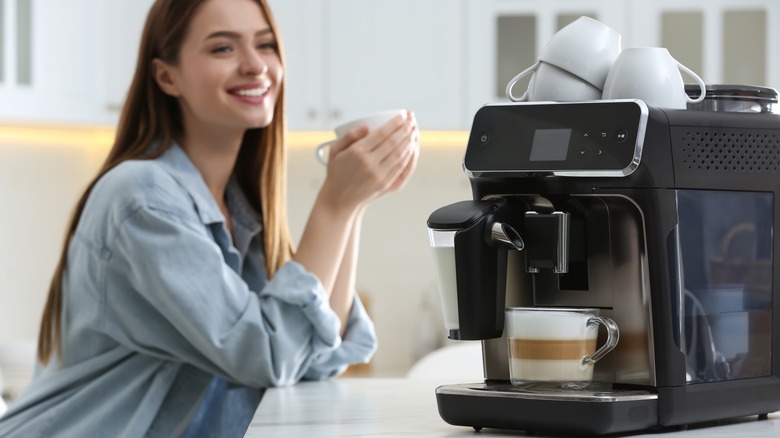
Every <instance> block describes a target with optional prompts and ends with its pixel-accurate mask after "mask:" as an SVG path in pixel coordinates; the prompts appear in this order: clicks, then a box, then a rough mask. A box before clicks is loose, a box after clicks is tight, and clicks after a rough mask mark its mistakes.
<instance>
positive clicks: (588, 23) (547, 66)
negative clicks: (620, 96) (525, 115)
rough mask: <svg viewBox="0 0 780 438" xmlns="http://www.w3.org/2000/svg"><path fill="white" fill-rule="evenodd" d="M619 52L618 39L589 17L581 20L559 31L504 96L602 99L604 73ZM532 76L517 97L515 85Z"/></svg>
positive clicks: (514, 99)
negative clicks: (522, 92)
mask: <svg viewBox="0 0 780 438" xmlns="http://www.w3.org/2000/svg"><path fill="white" fill-rule="evenodd" d="M620 50H621V36H620V34H619V33H618V32H616V31H615V30H614V29H612V28H610V27H608V26H607V25H605V24H603V23H601V22H599V21H596V20H594V19H592V18H589V17H580V18H578V19H577V20H575V21H574V22H572V23H570V24H569V25H567V26H565V27H564V28H562V29H561V30H559V31H558V32H557V33H556V34H555V35H553V37H552V38H551V39H550V41H549V42H548V43H547V44H546V45H545V47H544V48H543V49H542V51H541V53H540V55H539V59H538V60H537V62H536V63H535V64H534V65H532V66H530V67H529V68H527V69H525V70H524V71H522V72H521V73H519V74H518V75H517V76H515V77H514V78H512V80H510V81H509V83H508V84H507V87H506V95H507V97H508V98H509V99H510V100H512V101H514V102H522V101H540V100H554V101H576V100H594V99H599V98H601V90H602V89H603V86H604V81H605V80H606V78H607V74H608V73H609V70H610V68H611V66H612V63H613V62H614V61H615V59H616V58H617V56H618V55H619V54H620ZM529 74H533V76H532V78H531V81H532V82H529V86H528V90H527V91H526V92H525V93H524V94H523V95H522V96H520V97H516V96H515V95H514V94H513V93H512V88H513V87H514V85H515V84H516V83H517V82H518V81H519V80H520V79H522V78H523V77H525V76H528V75H529Z"/></svg>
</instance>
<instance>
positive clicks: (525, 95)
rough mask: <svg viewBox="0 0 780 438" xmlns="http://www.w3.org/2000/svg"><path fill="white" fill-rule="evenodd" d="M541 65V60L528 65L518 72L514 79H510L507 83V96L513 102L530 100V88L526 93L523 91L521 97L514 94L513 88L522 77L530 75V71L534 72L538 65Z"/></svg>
mask: <svg viewBox="0 0 780 438" xmlns="http://www.w3.org/2000/svg"><path fill="white" fill-rule="evenodd" d="M538 66H539V61H536V62H535V63H534V64H533V65H532V66H530V67H528V68H527V69H525V70H523V71H521V72H520V73H518V74H517V76H515V77H513V78H512V80H510V81H509V83H508V84H506V97H508V98H509V100H511V101H512V102H525V101H527V100H528V90H527V89H526V90H525V93H523V95H522V96H520V97H515V96H514V95H513V94H512V88H513V87H514V86H515V84H516V83H517V82H518V81H519V80H520V79H522V78H524V77H526V76H528V74H529V73H532V72H534V71H536V67H538Z"/></svg>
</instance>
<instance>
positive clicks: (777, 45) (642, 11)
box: [627, 0, 780, 88]
mask: <svg viewBox="0 0 780 438" xmlns="http://www.w3.org/2000/svg"><path fill="white" fill-rule="evenodd" d="M631 5H632V10H631V14H630V15H629V20H630V21H632V22H635V23H637V24H638V25H637V26H633V27H632V28H631V29H628V30H627V31H628V32H629V35H630V37H631V40H632V42H633V43H634V45H635V46H663V47H667V48H668V49H669V52H670V53H671V54H672V56H674V57H675V58H676V59H677V60H678V61H680V62H681V63H683V64H685V65H686V66H687V67H689V68H691V69H692V70H693V71H695V72H697V73H698V74H699V76H701V77H702V79H704V81H705V82H706V83H732V84H751V85H761V86H769V87H772V88H780V58H779V57H777V56H770V54H777V53H779V52H780V27H778V26H776V25H773V24H774V23H778V22H780V2H778V1H777V0H740V1H739V2H735V1H732V0H686V1H680V0H654V1H652V2H644V1H633V2H632V3H631ZM639 24H641V26H639ZM684 79H685V80H689V79H688V78H685V77H684Z"/></svg>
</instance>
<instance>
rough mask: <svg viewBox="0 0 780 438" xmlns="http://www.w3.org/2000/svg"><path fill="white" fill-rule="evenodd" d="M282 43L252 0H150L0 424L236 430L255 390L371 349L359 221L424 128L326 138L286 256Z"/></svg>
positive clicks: (400, 173)
mask: <svg viewBox="0 0 780 438" xmlns="http://www.w3.org/2000/svg"><path fill="white" fill-rule="evenodd" d="M278 38H279V35H278V32H277V29H276V26H275V24H274V21H273V18H272V16H271V15H270V12H269V10H268V7H267V5H266V4H265V1H264V0H158V1H157V2H156V3H155V4H154V6H153V7H152V9H151V11H150V13H149V16H148V18H147V23H146V26H145V28H144V32H143V36H142V42H141V49H140V54H139V58H138V65H137V69H136V72H135V75H134V78H133V82H132V85H131V88H130V91H129V94H128V99H127V102H126V105H125V108H124V110H123V113H122V117H121V120H120V123H119V127H118V131H117V139H116V142H115V144H114V147H113V149H112V150H111V152H110V154H109V156H108V159H107V161H106V163H105V164H104V166H103V168H102V169H101V171H100V172H99V175H98V176H97V177H96V179H95V180H94V181H93V183H92V184H91V185H90V186H89V188H88V189H87V191H86V193H85V194H84V196H83V197H82V199H81V200H80V202H79V203H78V205H77V208H76V211H75V215H74V219H73V221H72V224H71V226H70V228H69V232H68V234H67V238H66V241H65V247H64V250H63V254H62V258H61V260H60V264H59V266H58V268H57V270H56V272H55V275H54V278H53V281H52V285H51V289H50V293H49V298H48V302H47V305H46V309H45V312H44V315H43V319H42V324H41V333H40V339H39V352H38V355H39V361H40V366H39V369H38V370H37V373H36V376H35V378H34V380H33V382H32V383H31V385H30V386H29V387H28V388H27V390H26V391H25V392H24V393H23V394H22V395H21V396H20V397H19V398H18V399H17V400H16V401H15V402H14V404H13V405H12V406H11V407H10V409H9V411H8V412H7V414H6V415H5V416H4V417H3V418H2V419H0V436H60V435H61V436H166V437H167V436H181V435H183V436H236V435H238V436H240V435H242V434H243V431H244V430H245V429H246V427H247V425H248V423H249V420H250V419H251V416H252V413H253V412H254V410H255V409H256V406H257V403H259V399H260V396H261V388H264V387H268V386H275V385H289V384H293V383H295V382H297V381H299V380H300V379H324V378H327V377H330V376H335V375H337V374H339V373H341V372H342V371H343V370H344V369H345V368H346V366H347V365H348V364H349V363H356V362H365V361H367V360H368V359H369V358H370V357H371V355H372V354H373V352H374V350H375V348H376V338H375V334H374V330H373V325H372V323H371V321H370V320H369V318H368V317H367V315H366V313H365V310H364V308H363V307H362V305H361V304H360V302H359V300H358V299H357V298H356V297H355V295H354V277H355V263H356V256H357V246H358V234H359V229H360V224H361V220H362V214H363V211H364V209H365V207H366V205H367V204H368V203H369V202H370V201H372V200H374V199H376V198H377V197H379V196H381V195H383V194H385V193H388V192H392V191H395V190H398V189H399V188H401V187H402V186H403V185H404V183H405V182H406V180H407V179H408V178H409V176H410V174H411V173H412V171H413V169H414V167H415V164H416V161H417V155H418V150H419V146H418V140H417V139H418V129H417V125H416V122H415V120H414V117H413V116H412V115H411V114H409V115H407V116H406V117H402V116H398V117H396V118H395V119H393V120H391V121H389V122H387V123H386V124H385V125H383V126H382V127H380V128H377V129H376V130H374V131H372V132H370V133H368V132H367V128H365V127H362V128H357V129H355V130H353V131H351V132H350V133H349V134H348V135H346V136H345V137H344V138H343V139H342V140H339V141H337V142H336V143H334V145H333V146H332V147H331V152H330V157H329V160H328V168H327V176H326V178H325V181H324V183H323V186H322V188H321V189H320V192H319V194H318V196H317V199H316V201H315V204H314V206H313V209H312V212H311V215H310V217H309V220H308V222H307V225H306V228H305V230H304V233H303V235H302V237H301V241H300V244H299V246H298V248H297V250H296V251H293V249H292V244H291V241H290V237H289V234H288V229H287V220H286V217H285V196H284V194H285V189H284V181H285V166H286V163H285V151H284V127H285V122H284V112H283V111H284V99H283V95H284V86H283V85H284V81H283V73H284V69H283V56H282V53H281V48H280V44H279V39H278Z"/></svg>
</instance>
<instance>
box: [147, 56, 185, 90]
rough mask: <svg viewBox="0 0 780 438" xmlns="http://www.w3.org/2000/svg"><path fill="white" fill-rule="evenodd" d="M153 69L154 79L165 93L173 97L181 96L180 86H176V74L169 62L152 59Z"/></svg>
mask: <svg viewBox="0 0 780 438" xmlns="http://www.w3.org/2000/svg"><path fill="white" fill-rule="evenodd" d="M152 71H153V74H154V80H155V81H156V82H157V85H158V86H159V87H160V89H161V90H162V91H163V93H165V94H168V95H170V96H173V97H178V96H179V88H178V87H177V86H176V82H175V81H174V79H173V78H174V74H173V72H172V71H171V67H170V66H169V65H168V64H166V63H164V62H163V61H162V60H160V59H154V60H152Z"/></svg>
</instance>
